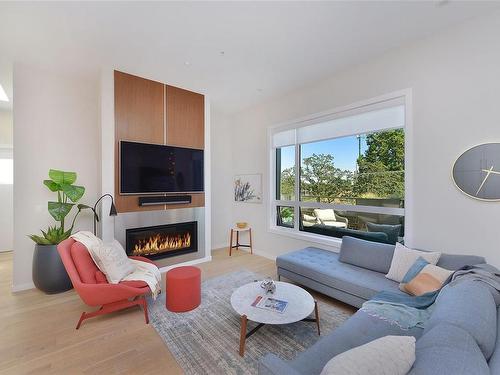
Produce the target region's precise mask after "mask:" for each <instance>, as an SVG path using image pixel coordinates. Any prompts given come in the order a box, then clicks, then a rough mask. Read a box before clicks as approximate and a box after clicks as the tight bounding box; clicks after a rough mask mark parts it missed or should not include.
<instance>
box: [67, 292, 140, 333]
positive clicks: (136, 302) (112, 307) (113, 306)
mask: <svg viewBox="0 0 500 375" xmlns="http://www.w3.org/2000/svg"><path fill="white" fill-rule="evenodd" d="M141 305H142V307H143V309H144V318H145V319H146V324H148V323H149V316H148V305H147V302H146V297H145V296H142V297H140V298H139V299H135V298H134V299H132V300H128V299H126V300H122V301H117V302H112V303H108V304H106V305H102V306H101V307H100V308H99V309H98V310H96V311H92V312H89V313H86V312H83V313H82V315H81V316H80V320H78V324H77V325H76V329H79V328H80V326H81V325H82V322H83V321H84V320H86V319H89V318H93V317H95V316H99V315H105V314H109V313H112V312H115V311H118V310H123V309H126V308H129V307H132V306H141Z"/></svg>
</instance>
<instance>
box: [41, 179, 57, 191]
mask: <svg viewBox="0 0 500 375" xmlns="http://www.w3.org/2000/svg"><path fill="white" fill-rule="evenodd" d="M43 184H44V185H45V186H47V187H48V188H49V189H50V191H54V192H56V191H60V190H61V185H59V184H58V183H57V182H54V181H52V180H43Z"/></svg>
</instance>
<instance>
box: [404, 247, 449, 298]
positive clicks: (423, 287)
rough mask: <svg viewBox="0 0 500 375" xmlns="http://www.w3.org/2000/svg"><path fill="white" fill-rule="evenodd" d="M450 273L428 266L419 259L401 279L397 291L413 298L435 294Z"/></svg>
mask: <svg viewBox="0 0 500 375" xmlns="http://www.w3.org/2000/svg"><path fill="white" fill-rule="evenodd" d="M452 273H453V271H449V270H447V269H444V268H441V267H438V266H435V265H433V264H429V262H427V261H426V260H425V259H423V258H421V257H420V258H418V259H417V260H416V261H415V263H413V265H412V266H411V267H410V269H409V270H408V272H407V273H406V275H405V277H403V280H402V281H401V284H399V289H401V290H402V291H403V292H406V293H408V294H411V295H413V296H421V295H423V294H425V293H430V292H435V291H436V290H439V289H441V287H442V286H443V284H444V282H445V281H446V280H447V279H448V278H449V277H450V276H451V274H452Z"/></svg>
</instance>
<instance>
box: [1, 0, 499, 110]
mask: <svg viewBox="0 0 500 375" xmlns="http://www.w3.org/2000/svg"><path fill="white" fill-rule="evenodd" d="M499 7H500V3H498V2H479V1H470V2H464V1H461V2H446V1H431V2H423V1H416V2H410V1H404V2H403V1H401V2H378V1H370V2H355V1H352V2H225V3H224V2H199V3H195V2H183V3H173V2H169V3H161V2H153V3H145V2H140V3H139V2H135V3H134V2H127V3H121V2H108V3H104V2H101V3H90V2H84V3H60V2H56V3H42V2H37V3H24V2H20V3H4V2H2V3H0V54H1V55H3V57H5V58H8V59H10V61H25V62H29V63H35V64H38V65H41V66H43V67H49V68H52V69H63V70H69V71H79V70H86V71H91V72H98V70H99V68H100V67H102V66H108V67H109V66H111V67H114V68H118V69H121V70H124V71H128V72H131V73H136V74H139V75H143V76H146V77H149V78H152V79H156V80H160V81H164V82H167V83H170V84H173V85H177V86H181V87H185V88H189V89H191V90H194V91H200V92H204V93H206V94H208V95H210V97H211V99H212V102H213V103H214V105H216V106H217V107H218V108H220V109H222V110H225V111H227V112H232V111H237V110H240V109H243V108H246V107H249V106H252V105H255V104H257V103H258V102H260V101H264V100H266V99H268V98H270V97H273V96H276V95H280V94H283V93H285V92H287V91H290V90H292V89H294V88H297V87H300V86H303V85H305V84H307V83H310V82H313V81H316V80H319V79H321V78H322V77H324V76H327V75H329V74H332V73H333V72H335V71H338V70H339V69H342V68H344V67H346V66H347V65H349V64H355V63H359V62H362V61H364V60H366V59H368V58H370V57H373V56H375V55H378V54H381V53H383V52H384V51H386V50H389V49H392V48H395V47H398V46H401V45H403V44H405V43H408V42H410V41H412V40H415V39H418V38H422V37H425V36H428V35H430V34H432V33H435V32H436V31H438V30H440V29H444V28H448V27H450V26H452V25H453V24H456V23H459V22H462V21H464V20H466V19H468V18H472V17H477V16H481V15H486V14H488V13H490V12H492V11H494V10H496V9H499Z"/></svg>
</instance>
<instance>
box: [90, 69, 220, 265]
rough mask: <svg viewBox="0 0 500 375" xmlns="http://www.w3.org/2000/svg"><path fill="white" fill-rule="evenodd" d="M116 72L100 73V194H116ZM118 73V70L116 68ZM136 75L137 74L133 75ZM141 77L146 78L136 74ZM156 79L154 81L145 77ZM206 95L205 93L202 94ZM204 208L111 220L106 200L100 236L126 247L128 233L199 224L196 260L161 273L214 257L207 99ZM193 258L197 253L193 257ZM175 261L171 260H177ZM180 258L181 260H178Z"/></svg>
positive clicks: (103, 205) (128, 215)
mask: <svg viewBox="0 0 500 375" xmlns="http://www.w3.org/2000/svg"><path fill="white" fill-rule="evenodd" d="M114 69H115V68H106V69H103V70H102V71H101V81H100V82H101V87H100V91H101V153H102V154H101V163H102V164H101V193H102V194H105V193H110V194H113V192H114V191H115V181H114V176H115V170H114V168H115V155H114V153H115V151H114V144H115V116H114V113H115V109H114ZM117 69H118V67H117ZM130 73H132V74H135V72H130ZM137 75H139V76H144V75H141V74H137ZM145 78H150V79H154V77H147V76H146V77H145ZM202 94H203V93H202ZM204 159H205V165H204V170H205V171H204V172H205V207H198V208H182V209H169V210H159V211H143V212H130V213H122V214H121V213H119V212H118V216H116V217H112V216H108V215H107V212H109V206H110V202H109V201H110V200H109V199H105V200H103V202H102V205H101V207H100V208H101V212H102V213H104V215H102V214H101V215H99V217H100V219H101V220H100V225H99V234H100V236H101V237H102V239H103V240H104V241H105V242H108V241H111V240H113V239H114V238H116V239H117V240H118V241H119V242H120V243H121V244H122V245H123V246H125V230H126V229H127V228H137V227H140V226H153V225H161V224H172V223H176V222H184V221H197V222H198V252H197V254H198V256H197V258H196V259H193V260H189V261H186V262H182V263H178V264H174V265H169V266H165V267H162V268H161V269H160V271H161V272H165V271H167V270H168V269H170V268H173V267H176V266H180V265H190V264H196V263H202V262H208V261H210V260H211V259H212V256H211V226H210V215H211V190H210V183H211V182H210V171H211V169H210V159H211V157H210V100H209V98H208V97H207V96H206V95H205V150H204ZM193 254H194V253H193ZM175 258H176V257H172V258H171V259H175ZM179 258H181V257H179Z"/></svg>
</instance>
